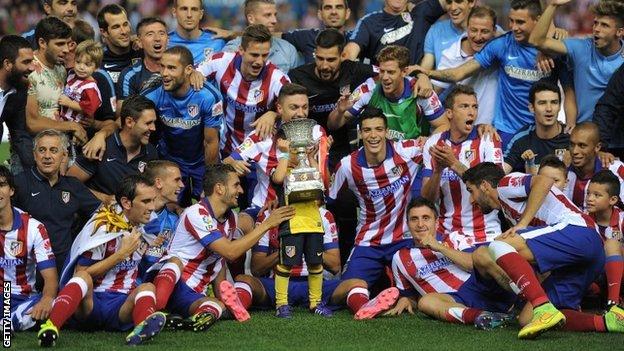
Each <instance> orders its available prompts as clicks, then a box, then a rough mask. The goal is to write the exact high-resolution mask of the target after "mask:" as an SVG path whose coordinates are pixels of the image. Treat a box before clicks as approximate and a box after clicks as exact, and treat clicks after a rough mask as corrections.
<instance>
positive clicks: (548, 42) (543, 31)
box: [529, 0, 570, 55]
mask: <svg viewBox="0 0 624 351" xmlns="http://www.w3.org/2000/svg"><path fill="white" fill-rule="evenodd" d="M568 2H570V0H551V1H550V5H548V7H546V10H544V12H543V13H542V15H541V16H540V17H539V20H538V21H537V24H536V25H535V28H533V31H532V32H531V36H529V44H531V45H533V46H535V47H537V48H538V49H540V50H542V51H544V52H545V53H547V54H558V55H563V54H567V53H568V49H566V46H565V44H564V43H563V42H562V41H560V40H556V39H553V38H549V37H548V31H549V29H550V26H551V24H552V21H553V18H554V17H555V11H556V10H557V7H559V6H561V5H565V4H567V3H568Z"/></svg>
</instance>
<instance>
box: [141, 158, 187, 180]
mask: <svg viewBox="0 0 624 351" xmlns="http://www.w3.org/2000/svg"><path fill="white" fill-rule="evenodd" d="M167 168H180V166H178V164H177V163H175V162H173V161H169V160H152V161H149V162H148V163H147V165H146V166H145V170H144V171H143V176H144V177H145V178H147V179H149V180H150V181H151V182H155V181H156V178H158V177H162V175H163V173H164V171H165V169H167Z"/></svg>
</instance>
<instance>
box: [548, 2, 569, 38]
mask: <svg viewBox="0 0 624 351" xmlns="http://www.w3.org/2000/svg"><path fill="white" fill-rule="evenodd" d="M558 1H565V2H566V3H567V2H569V1H570V0H558ZM569 36H570V33H568V31H567V30H565V29H563V28H555V30H554V31H553V35H552V37H553V39H555V40H563V39H565V38H567V37H569Z"/></svg>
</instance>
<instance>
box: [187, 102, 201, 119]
mask: <svg viewBox="0 0 624 351" xmlns="http://www.w3.org/2000/svg"><path fill="white" fill-rule="evenodd" d="M187 111H188V114H189V116H191V117H197V115H198V114H199V106H198V105H197V104H190V105H188V107H187Z"/></svg>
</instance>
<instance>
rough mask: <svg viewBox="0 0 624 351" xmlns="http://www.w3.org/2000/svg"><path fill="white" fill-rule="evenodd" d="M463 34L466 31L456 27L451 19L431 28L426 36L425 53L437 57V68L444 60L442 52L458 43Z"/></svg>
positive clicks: (439, 22)
mask: <svg viewBox="0 0 624 351" xmlns="http://www.w3.org/2000/svg"><path fill="white" fill-rule="evenodd" d="M463 34H464V30H463V29H462V28H457V27H455V25H453V22H452V21H451V20H450V19H446V20H443V21H438V22H436V23H435V24H434V25H433V26H431V28H429V31H428V32H427V36H425V47H424V52H425V54H432V55H433V56H434V57H435V63H436V64H435V67H437V65H438V63H439V62H440V60H441V59H442V50H444V49H446V48H448V47H449V46H451V45H452V44H453V43H455V42H456V41H458V40H459V38H460V37H461V36H462V35H463Z"/></svg>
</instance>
